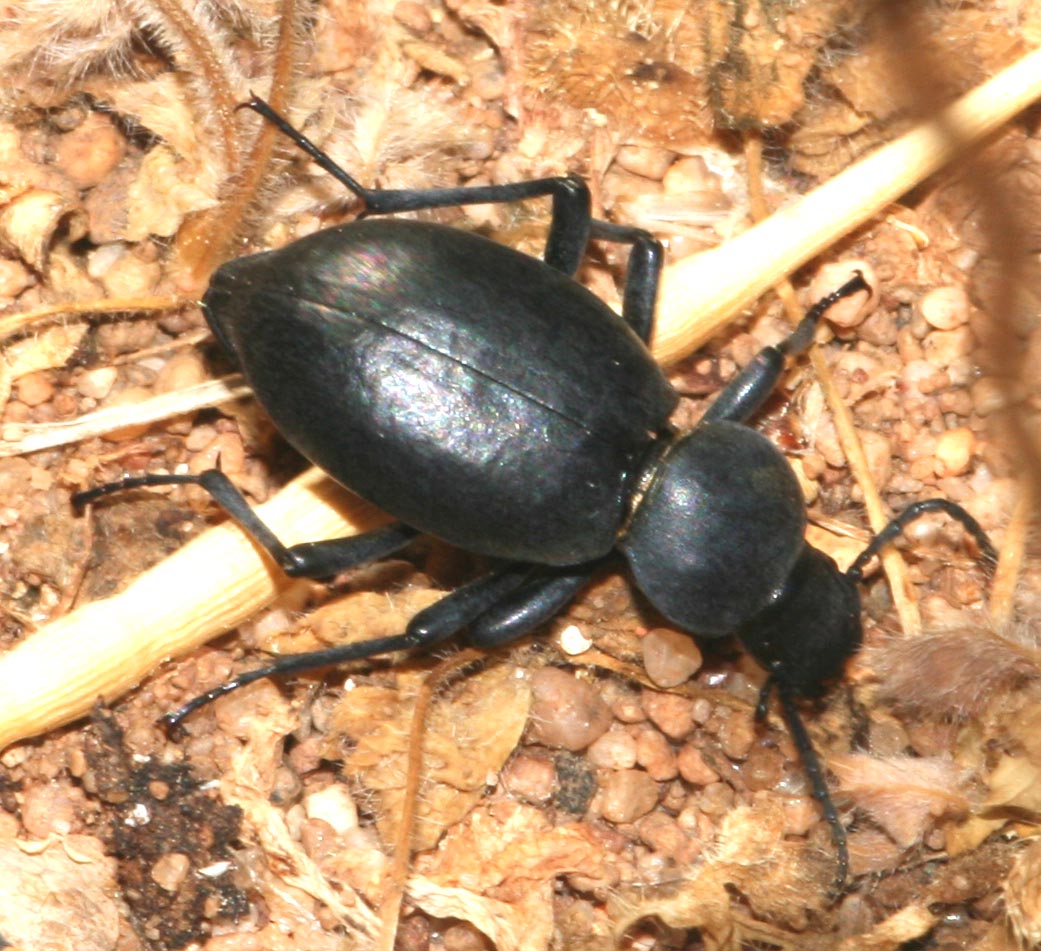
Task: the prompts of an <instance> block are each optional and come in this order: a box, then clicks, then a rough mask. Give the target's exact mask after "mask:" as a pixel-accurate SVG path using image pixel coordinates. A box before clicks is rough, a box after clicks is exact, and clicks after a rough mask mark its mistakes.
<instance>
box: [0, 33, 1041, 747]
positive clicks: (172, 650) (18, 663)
mask: <svg viewBox="0 0 1041 951" xmlns="http://www.w3.org/2000/svg"><path fill="white" fill-rule="evenodd" d="M1038 98H1041V51H1035V52H1033V53H1030V54H1028V55H1027V56H1024V57H1023V58H1022V59H1021V60H1019V61H1018V62H1016V63H1015V64H1013V65H1012V66H1010V67H1009V68H1008V69H1006V70H1004V71H1003V72H1001V73H999V74H998V75H997V76H996V77H994V78H993V79H992V80H990V81H988V82H986V83H984V84H983V85H982V86H980V87H978V88H977V89H975V90H974V91H972V92H971V93H969V94H967V95H966V96H964V97H962V98H961V99H959V100H958V101H957V102H956V103H954V104H953V105H952V106H950V107H949V108H948V109H947V110H945V111H944V112H943V113H942V114H941V115H940V116H939V117H938V118H937V119H935V120H932V121H929V122H925V123H923V124H921V125H920V126H917V127H916V128H915V129H913V130H912V131H911V132H909V133H907V134H906V135H904V136H902V137H901V138H899V139H897V140H896V141H894V142H892V143H890V144H889V145H886V146H884V147H882V148H881V149H879V150H878V151H877V152H874V153H872V154H871V155H869V156H868V157H867V158H865V159H863V160H861V161H860V162H858V163H857V164H856V165H854V166H851V167H850V168H849V169H847V170H846V171H845V172H843V173H842V174H841V175H839V176H838V177H836V178H834V179H832V180H831V181H830V182H828V183H827V184H825V185H822V186H821V187H820V188H818V189H816V190H815V191H813V192H811V193H809V194H808V195H806V196H805V197H803V198H801V199H799V200H798V201H795V202H793V203H792V204H790V205H788V206H787V207H786V208H784V209H782V210H781V211H779V212H777V213H776V214H774V215H773V216H772V217H771V218H769V219H768V220H766V221H764V222H763V223H762V224H759V225H756V226H755V227H754V228H752V229H750V230H749V231H747V232H745V233H744V234H743V235H741V236H739V237H738V238H735V239H734V240H733V241H731V242H728V243H727V244H725V245H723V246H721V247H720V248H717V249H713V250H710V251H704V252H702V253H700V254H698V255H695V256H693V257H691V258H686V259H684V260H682V261H677V262H676V263H674V264H672V265H671V266H670V267H668V268H667V269H666V271H665V276H664V282H663V287H662V295H661V302H660V305H659V313H658V323H657V333H656V335H655V339H654V345H653V348H652V349H653V351H654V354H655V356H656V357H657V358H658V359H659V360H660V361H661V362H662V363H665V364H668V363H672V362H675V361H676V360H678V359H679V358H681V357H683V356H685V355H686V354H688V353H690V352H691V351H692V350H693V349H695V348H696V347H697V346H698V345H699V344H701V343H703V342H704V341H705V340H707V339H708V338H710V337H711V336H713V335H714V334H715V333H717V332H718V331H719V330H720V328H721V327H722V326H723V325H724V324H726V323H727V321H729V320H730V319H731V318H733V317H734V316H736V315H737V314H738V313H739V312H740V311H741V309H742V308H743V307H746V306H747V305H749V304H750V303H751V302H752V301H754V300H755V299H756V298H757V297H759V295H760V294H762V293H763V292H764V291H765V290H766V289H767V288H769V287H771V286H773V285H774V284H776V283H777V282H778V280H780V279H781V278H783V277H786V276H788V275H789V274H791V273H792V271H794V270H795V269H796V268H798V267H800V266H801V265H803V264H805V263H806V262H807V261H808V260H810V259H811V258H813V257H814V256H815V255H817V254H819V253H820V251H821V250H823V249H824V248H826V247H827V246H828V245H829V244H831V243H832V242H834V241H837V240H838V239H839V238H841V237H842V236H843V235H845V234H847V233H849V232H850V231H851V230H852V229H854V228H856V227H858V226H859V225H861V224H863V223H864V222H865V221H868V220H869V219H870V218H871V217H872V216H873V215H876V214H878V213H879V212H880V211H881V210H883V209H884V208H885V207H886V206H887V205H889V204H890V202H892V201H894V200H895V199H896V198H899V197H900V196H901V195H902V194H904V193H905V192H907V191H908V190H909V189H911V188H913V187H914V186H915V185H917V184H919V183H920V182H922V181H923V180H925V179H926V178H928V177H929V176H930V175H931V174H933V172H935V171H936V170H937V169H939V168H941V167H942V166H943V165H945V164H947V163H948V162H951V161H953V160H954V159H955V158H957V157H958V156H959V155H960V154H961V153H962V152H963V151H964V149H965V148H967V147H968V146H969V145H971V144H972V143H974V142H979V141H980V140H981V139H983V138H985V137H986V136H987V135H989V134H990V133H992V132H994V131H995V130H996V129H998V128H999V127H1000V126H1001V125H1003V124H1004V123H1005V122H1008V121H1009V120H1010V119H1012V118H1013V117H1014V116H1015V115H1016V114H1017V113H1018V112H1020V111H1021V110H1022V109H1023V108H1024V107H1025V106H1027V105H1029V104H1030V103H1031V102H1033V101H1034V100H1035V99H1038ZM304 484H307V485H310V486H312V488H305V487H304ZM323 484H325V485H327V483H323V482H322V477H321V476H319V475H316V474H314V473H313V472H312V473H307V474H305V476H302V477H301V478H300V479H298V480H297V481H296V482H294V483H291V484H290V486H288V487H287V488H286V489H284V490H283V491H282V492H281V493H280V494H279V495H278V496H277V497H276V498H275V499H273V500H272V501H271V502H269V503H267V504H266V505H265V506H262V507H261V508H260V509H259V513H260V515H261V517H262V518H263V519H264V520H265V521H266V522H268V523H269V524H270V525H271V527H272V528H273V529H274V530H275V531H276V532H277V533H278V534H279V535H282V536H283V537H284V538H285V540H287V541H290V542H293V541H304V540H314V539H320V538H328V537H332V536H335V535H343V534H348V533H350V532H352V531H360V530H362V528H363V527H368V523H366V525H365V526H363V525H362V524H361V523H360V522H355V521H354V516H353V515H348V516H347V517H344V513H343V512H342V511H338V510H336V509H334V508H331V507H330V506H329V504H328V502H327V501H326V500H325V499H323V497H322V494H321V492H318V491H316V490H315V488H314V487H321V486H322V485H323ZM358 505H359V506H361V505H362V503H360V502H359V503H358ZM365 511H366V513H368V514H367V515H366V516H358V517H359V518H360V519H363V520H364V519H365V518H368V517H370V516H371V512H372V510H371V509H369V508H367V507H366V509H365ZM283 583H284V581H283V580H282V578H281V575H280V573H279V572H278V570H277V569H276V568H274V567H273V566H272V565H271V564H269V563H268V562H266V561H265V560H264V559H263V558H262V557H261V556H260V555H259V554H258V552H257V550H256V548H255V547H254V546H253V544H252V543H251V542H249V541H247V540H246V539H245V538H244V537H243V536H242V534H241V532H240V531H239V530H238V529H237V528H235V527H234V526H221V527H220V528H216V529H212V530H210V531H209V532H207V533H205V534H204V535H202V536H200V537H199V538H198V539H196V540H195V541H194V542H192V543H191V544H190V545H188V546H186V547H185V548H184V549H183V550H182V551H181V552H179V553H177V554H176V555H174V556H172V557H171V558H169V559H167V560H166V561H164V562H163V563H162V564H160V565H157V566H156V567H155V568H153V569H151V570H150V571H149V572H147V573H146V574H144V575H143V576H141V577H140V578H139V579H138V580H137V581H135V582H134V583H133V584H132V585H131V586H130V587H129V588H127V589H126V590H125V591H124V592H123V593H122V594H119V595H116V596H115V597H113V598H109V599H107V600H105V601H101V602H97V603H95V604H89V605H86V606H85V607H83V608H80V609H78V610H77V611H75V612H73V613H72V614H69V615H68V616H66V617H63V618H61V619H59V620H57V621H54V622H53V623H51V624H49V625H47V626H46V627H44V628H42V629H41V630H39V631H38V632H36V633H35V634H33V635H32V636H31V637H29V638H27V639H26V641H24V642H23V643H22V644H19V645H18V646H17V647H15V648H14V649H13V650H11V651H10V652H9V653H8V654H6V655H5V656H4V657H2V658H0V697H2V698H3V703H2V704H0V749H2V748H3V747H5V746H7V745H8V744H10V743H13V742H15V741H16V740H19V739H23V738H25V737H29V736H35V735H36V734H39V733H43V732H45V731H46V730H49V729H52V728H54V727H56V726H59V725H60V724H63V723H68V722H70V721H71V720H74V719H76V718H78V717H80V716H83V715H84V714H85V713H87V712H88V711H89V709H90V707H91V705H92V704H93V703H94V701H95V700H96V699H97V698H98V697H99V696H100V697H103V698H104V699H106V700H113V699H115V698H116V697H118V696H119V695H120V694H121V693H123V692H124V691H126V690H128V689H130V688H131V687H133V686H134V685H135V684H137V683H138V682H139V681H140V680H141V679H142V678H143V677H145V676H146V675H147V674H148V672H149V671H150V670H152V669H153V668H154V667H155V665H157V664H158V663H159V662H161V661H162V660H163V659H164V658H167V657H174V656H178V655H181V654H184V653H185V652H187V651H189V650H191V649H192V648H194V647H196V646H197V645H199V644H202V643H204V642H205V641H206V640H208V639H210V638H212V637H215V636H217V635H218V634H221V633H223V632H224V631H226V630H228V629H229V628H230V627H232V626H234V625H235V624H237V623H238V622H240V621H242V620H243V619H245V618H247V617H249V616H250V615H252V614H253V613H254V612H256V611H257V610H259V609H260V608H261V607H263V606H264V605H265V604H267V603H269V602H270V601H271V600H272V599H273V598H274V597H275V595H276V594H277V592H278V591H279V589H280V586H281V585H282V584H283Z"/></svg>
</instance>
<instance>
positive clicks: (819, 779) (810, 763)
mask: <svg viewBox="0 0 1041 951" xmlns="http://www.w3.org/2000/svg"><path fill="white" fill-rule="evenodd" d="M772 680H773V686H774V688H775V689H776V691H777V696H778V699H779V700H780V701H781V713H782V714H783V715H784V720H785V723H787V724H788V732H789V733H790V734H791V737H792V740H793V741H794V742H795V748H796V749H797V750H798V751H799V757H800V758H801V759H802V765H803V769H805V770H806V775H807V776H808V777H809V778H810V793H811V795H812V796H813V798H814V799H816V800H817V802H818V804H819V805H820V807H821V813H822V814H823V815H824V821H825V822H827V823H828V826H829V827H830V828H831V840H832V842H834V844H835V851H836V853H837V854H838V868H837V869H836V872H835V880H834V882H833V883H832V886H831V894H832V897H838V896H839V895H841V894H842V891H843V889H844V888H845V885H846V876H847V875H848V874H849V845H848V843H847V841H846V827H845V826H844V825H843V824H842V819H841V818H840V817H839V811H838V809H837V808H836V807H835V803H834V802H833V801H832V798H831V793H829V792H828V783H827V781H826V780H825V778H824V768H823V767H822V766H821V761H820V757H819V756H818V755H817V751H816V750H815V749H814V748H813V741H812V740H811V739H810V734H809V733H808V732H807V731H806V724H805V723H803V720H802V715H801V714H800V713H799V707H798V706H797V704H796V702H795V694H794V691H793V690H792V689H791V688H790V687H788V686H786V684H785V683H784V680H783V679H782V678H780V677H774V678H772ZM769 684H770V680H768V681H767V685H769ZM767 695H768V687H765V686H764V688H763V696H760V700H759V703H760V705H761V706H763V707H764V711H765V704H764V699H765V698H766V696H767ZM756 713H757V714H758V708H757V710H756Z"/></svg>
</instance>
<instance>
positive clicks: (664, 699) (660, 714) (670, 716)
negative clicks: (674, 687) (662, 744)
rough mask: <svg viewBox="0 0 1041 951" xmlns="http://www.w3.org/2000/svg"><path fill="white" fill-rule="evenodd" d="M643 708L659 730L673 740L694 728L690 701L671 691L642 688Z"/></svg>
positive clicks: (678, 738) (684, 735)
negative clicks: (663, 691)
mask: <svg viewBox="0 0 1041 951" xmlns="http://www.w3.org/2000/svg"><path fill="white" fill-rule="evenodd" d="M642 701H643V708H644V710H646V711H647V716H648V717H650V719H651V721H652V722H653V723H654V725H655V726H657V727H658V729H659V730H661V731H662V733H664V734H665V735H666V736H667V737H669V738H670V739H673V740H682V739H684V738H685V737H686V736H687V734H689V733H690V731H691V730H693V729H694V717H693V711H692V705H691V701H690V700H688V699H687V698H686V697H677V696H675V695H674V694H671V693H658V692H657V691H656V690H644V691H643V694H642Z"/></svg>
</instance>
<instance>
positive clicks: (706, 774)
mask: <svg viewBox="0 0 1041 951" xmlns="http://www.w3.org/2000/svg"><path fill="white" fill-rule="evenodd" d="M676 765H677V766H678V767H679V771H680V775H681V776H682V777H683V778H684V779H685V780H686V781H687V782H688V783H692V784H693V785H695V786H708V785H710V784H711V783H715V782H718V781H719V773H717V772H716V771H715V770H714V769H713V768H712V767H711V766H709V764H708V763H706V762H705V758H704V757H703V756H702V755H701V750H699V749H698V748H697V747H696V746H695V745H694V744H693V743H684V744H683V746H682V747H681V748H680V751H679V754H678V756H677V757H676Z"/></svg>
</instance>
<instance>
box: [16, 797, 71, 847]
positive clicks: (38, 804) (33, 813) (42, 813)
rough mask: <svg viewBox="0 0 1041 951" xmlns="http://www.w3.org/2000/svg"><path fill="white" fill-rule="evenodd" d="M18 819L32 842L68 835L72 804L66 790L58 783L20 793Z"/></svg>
mask: <svg viewBox="0 0 1041 951" xmlns="http://www.w3.org/2000/svg"><path fill="white" fill-rule="evenodd" d="M79 798H82V794H81V795H80V797H79ZM21 817H22V825H23V826H25V831H26V832H28V833H29V835H30V836H32V837H33V838H37V839H46V838H47V836H49V835H53V834H55V833H57V834H58V835H68V834H69V832H70V831H72V826H73V823H74V822H75V820H76V803H75V802H74V800H73V798H72V795H71V794H70V790H69V788H68V787H66V786H62V785H60V784H59V783H42V784H39V785H35V786H29V787H28V788H27V789H26V790H25V793H24V798H23V801H22V809H21Z"/></svg>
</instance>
